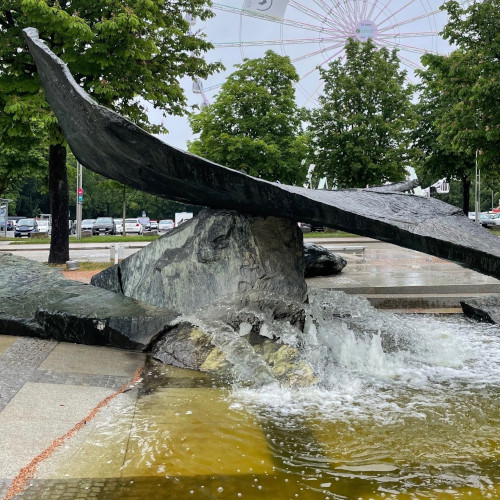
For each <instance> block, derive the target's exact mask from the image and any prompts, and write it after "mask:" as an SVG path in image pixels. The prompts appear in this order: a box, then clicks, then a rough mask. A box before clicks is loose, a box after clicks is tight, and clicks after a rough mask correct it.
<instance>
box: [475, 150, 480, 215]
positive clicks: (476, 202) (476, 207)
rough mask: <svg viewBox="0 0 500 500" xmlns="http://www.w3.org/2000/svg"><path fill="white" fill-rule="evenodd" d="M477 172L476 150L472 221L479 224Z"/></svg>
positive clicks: (478, 181)
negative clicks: (473, 214)
mask: <svg viewBox="0 0 500 500" xmlns="http://www.w3.org/2000/svg"><path fill="white" fill-rule="evenodd" d="M479 183H480V180H479V170H478V168H477V149H476V180H475V189H474V201H475V202H474V210H475V217H474V220H475V221H476V222H477V223H478V224H479V212H480V210H479V207H480V205H479Z"/></svg>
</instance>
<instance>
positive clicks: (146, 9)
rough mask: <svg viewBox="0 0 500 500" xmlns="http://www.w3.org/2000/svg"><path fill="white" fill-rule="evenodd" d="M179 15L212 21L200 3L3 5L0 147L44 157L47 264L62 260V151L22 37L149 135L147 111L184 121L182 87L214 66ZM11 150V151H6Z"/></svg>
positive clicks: (15, 1) (7, 1) (131, 0)
mask: <svg viewBox="0 0 500 500" xmlns="http://www.w3.org/2000/svg"><path fill="white" fill-rule="evenodd" d="M186 14H191V15H192V16H195V17H199V18H201V19H206V18H207V17H209V16H211V15H212V12H211V10H210V9H209V8H208V1H207V0H172V1H169V2H165V1H164V0H147V1H144V0H121V1H119V2H117V1H116V0H94V1H92V2H89V1H88V0H72V1H71V2H69V1H67V0H63V1H56V0H4V1H3V2H2V3H1V5H0V93H1V94H2V95H3V98H4V105H3V107H2V109H1V110H0V130H1V131H2V134H4V136H3V138H2V146H4V147H14V146H15V145H16V144H17V145H19V144H21V145H22V144H23V143H24V144H26V139H27V138H29V139H30V140H31V141H39V142H40V143H41V144H43V145H44V146H45V147H47V146H48V147H49V155H48V156H49V189H50V194H51V198H52V201H51V211H52V216H53V232H52V242H51V251H50V255H49V262H54V263H59V262H65V261H66V260H67V259H68V258H69V257H68V255H69V251H68V248H69V247H68V238H67V218H68V199H67V198H68V186H67V180H66V179H67V171H66V149H65V143H64V140H63V138H62V136H61V133H60V131H59V129H58V127H57V121H56V119H55V117H54V115H53V114H52V113H51V111H50V109H49V107H48V104H47V103H46V102H45V99H44V95H43V92H41V90H40V83H39V81H38V78H37V77H36V68H35V64H34V61H33V59H32V57H31V55H30V54H29V52H28V50H27V46H26V44H25V42H24V39H23V36H22V29H23V28H26V27H28V26H32V27H35V28H37V29H38V31H39V33H40V37H41V38H42V39H43V40H45V41H46V43H47V44H48V45H49V47H50V48H51V50H52V51H53V52H54V53H56V54H57V55H58V56H60V57H61V59H62V60H63V61H64V62H66V63H67V64H68V67H69V69H70V71H71V72H72V74H73V76H74V77H75V79H76V81H77V82H78V83H79V84H80V85H82V86H83V88H84V89H85V90H86V91H87V92H89V93H90V94H91V95H92V96H93V97H94V98H95V99H96V100H97V101H98V102H99V103H101V104H103V105H105V106H107V107H110V108H112V109H114V110H116V111H118V112H119V113H121V114H122V115H124V116H126V117H128V118H129V119H131V120H132V121H133V122H134V123H136V124H138V125H140V126H142V127H143V128H146V129H147V130H149V131H151V132H161V131H165V128H164V127H163V126H162V125H161V124H151V123H150V122H149V118H148V115H147V104H146V103H145V101H147V102H149V103H151V105H152V106H154V107H156V108H158V109H161V110H162V111H163V112H164V114H182V113H183V112H184V108H185V106H186V99H185V96H184V92H183V89H182V86H181V84H180V78H181V77H182V76H191V77H200V78H204V77H206V76H208V75H209V74H211V73H212V72H213V71H215V70H216V69H217V68H218V67H219V65H218V64H208V63H206V62H205V60H204V59H203V53H204V52H205V51H206V50H208V49H209V48H210V47H211V45H210V44H209V43H208V42H207V41H206V40H205V39H204V38H203V37H202V36H201V35H200V34H191V33H190V31H189V22H188V20H187V19H186ZM9 144H10V145H11V146H9Z"/></svg>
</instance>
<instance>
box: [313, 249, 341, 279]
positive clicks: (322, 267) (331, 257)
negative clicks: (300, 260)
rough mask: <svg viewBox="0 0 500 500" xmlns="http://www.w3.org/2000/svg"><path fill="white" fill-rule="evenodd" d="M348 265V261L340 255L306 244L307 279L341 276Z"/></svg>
mask: <svg viewBox="0 0 500 500" xmlns="http://www.w3.org/2000/svg"><path fill="white" fill-rule="evenodd" d="M346 265H347V261H346V260H345V259H344V258H343V257H341V256H340V255H336V254H334V253H332V252H330V251H329V250H327V249H326V248H323V247H322V246H320V245H315V244H314V243H304V266H305V271H304V275H305V277H306V278H311V277H312V276H329V275H331V274H339V273H340V272H341V271H342V269H344V267H345V266H346Z"/></svg>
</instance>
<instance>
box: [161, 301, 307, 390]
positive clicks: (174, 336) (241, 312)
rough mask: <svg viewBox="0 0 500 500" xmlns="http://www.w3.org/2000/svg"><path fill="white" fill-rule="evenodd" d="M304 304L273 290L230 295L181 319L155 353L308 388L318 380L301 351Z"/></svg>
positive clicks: (234, 376)
mask: <svg viewBox="0 0 500 500" xmlns="http://www.w3.org/2000/svg"><path fill="white" fill-rule="evenodd" d="M304 325H305V310H304V304H301V303H298V302H292V301H284V300H283V299H281V298H279V297H277V296H276V295H274V294H269V293H259V294H257V293H256V292H250V293H248V294H243V295H238V296H233V297H226V298H224V299H221V300H219V301H216V302H214V303H212V304H210V305H209V306H207V307H205V308H203V309H201V310H199V311H198V312H197V313H196V314H195V315H190V316H186V317H182V318H180V319H179V320H178V321H176V322H174V323H173V324H172V325H171V326H170V327H169V328H168V329H167V330H166V331H165V333H164V334H163V336H162V337H161V338H160V339H158V341H157V342H156V343H155V345H154V346H153V348H152V351H151V354H152V356H153V357H154V358H155V359H157V360H159V361H162V362H164V363H168V364H172V365H174V366H179V367H182V368H191V369H195V370H201V371H206V372H211V373H216V374H217V375H218V376H221V377H224V378H226V379H227V380H229V381H231V382H239V383H243V384H248V385H252V386H258V385H262V384H269V383H275V382H276V381H278V382H280V383H283V384H286V385H288V386H292V387H304V386H309V385H312V384H314V383H315V382H316V377H315V375H314V372H313V369H312V367H311V366H310V365H309V364H307V363H306V362H305V361H304V360H303V359H302V356H301V353H300V349H299V345H300V340H299V339H300V336H301V334H302V333H303V331H304Z"/></svg>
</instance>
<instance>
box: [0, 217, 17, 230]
mask: <svg viewBox="0 0 500 500" xmlns="http://www.w3.org/2000/svg"><path fill="white" fill-rule="evenodd" d="M14 228H15V224H14V221H11V220H8V221H7V231H14ZM0 231H5V224H4V223H3V222H2V224H0Z"/></svg>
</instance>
